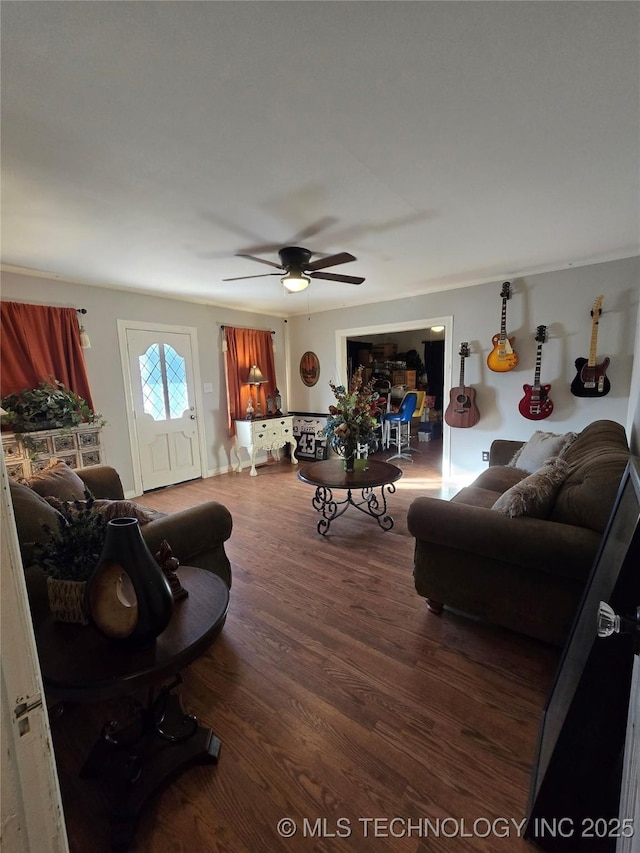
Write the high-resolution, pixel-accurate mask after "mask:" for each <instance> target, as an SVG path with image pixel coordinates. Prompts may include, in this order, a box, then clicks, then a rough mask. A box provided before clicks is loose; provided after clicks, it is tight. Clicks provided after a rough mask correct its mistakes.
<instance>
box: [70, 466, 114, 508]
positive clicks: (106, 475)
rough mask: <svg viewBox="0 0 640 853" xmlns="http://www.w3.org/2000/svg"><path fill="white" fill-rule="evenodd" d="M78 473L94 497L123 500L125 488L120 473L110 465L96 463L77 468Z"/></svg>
mask: <svg viewBox="0 0 640 853" xmlns="http://www.w3.org/2000/svg"><path fill="white" fill-rule="evenodd" d="M76 474H77V475H78V477H80V479H81V480H82V481H83V482H84V484H85V486H86V487H87V488H88V489H89V491H90V492H91V494H92V495H93V496H94V498H100V499H102V498H106V499H109V500H112V501H121V500H123V498H124V489H123V488H122V482H121V481H120V475H119V474H118V472H117V471H116V469H115V468H111V466H109V465H94V466H92V467H91V468H77V469H76Z"/></svg>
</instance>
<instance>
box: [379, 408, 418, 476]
mask: <svg viewBox="0 0 640 853" xmlns="http://www.w3.org/2000/svg"><path fill="white" fill-rule="evenodd" d="M417 405H418V392H417V391H407V393H406V394H405V395H404V397H403V398H402V402H401V403H400V408H399V409H398V411H397V412H391V413H390V414H388V415H385V416H384V429H385V430H388V432H387V434H386V440H387V447H389V445H390V444H395V447H396V452H395V453H394V454H393V456H389V458H388V459H387V462H391V460H392V459H408V460H410V461H411V462H413V459H411V456H409V453H410V452H411V451H412V448H411V418H412V417H413V413H414V412H415V409H416V406H417ZM394 427H395V438H394V437H393V430H394ZM403 451H406V452H403Z"/></svg>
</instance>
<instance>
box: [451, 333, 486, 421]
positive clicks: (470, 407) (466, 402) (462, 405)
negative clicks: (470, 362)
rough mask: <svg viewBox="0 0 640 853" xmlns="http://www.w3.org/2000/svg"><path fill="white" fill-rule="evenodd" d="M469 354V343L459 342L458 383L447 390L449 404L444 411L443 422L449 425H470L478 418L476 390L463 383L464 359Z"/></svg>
mask: <svg viewBox="0 0 640 853" xmlns="http://www.w3.org/2000/svg"><path fill="white" fill-rule="evenodd" d="M468 356H469V344H468V342H467V341H464V342H463V343H461V344H460V384H459V385H458V387H457V388H452V389H451V391H450V392H449V405H448V406H447V409H446V411H445V413H444V419H445V422H446V423H448V424H449V426H450V427H462V428H464V427H472V426H475V425H476V424H477V423H478V421H479V420H480V412H479V411H478V407H477V406H476V403H475V400H476V392H475V391H474V389H473V388H469V386H468V385H465V384H464V360H465V358H468Z"/></svg>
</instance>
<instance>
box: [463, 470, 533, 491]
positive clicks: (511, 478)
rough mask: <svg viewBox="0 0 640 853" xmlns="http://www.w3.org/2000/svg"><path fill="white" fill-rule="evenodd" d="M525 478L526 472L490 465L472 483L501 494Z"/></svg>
mask: <svg viewBox="0 0 640 853" xmlns="http://www.w3.org/2000/svg"><path fill="white" fill-rule="evenodd" d="M526 476H527V472H526V471H521V470H520V469H519V468H508V467H507V466H506V465H491V466H489V468H487V469H486V470H485V471H483V472H482V473H481V474H479V475H478V476H477V477H476V479H475V480H474V481H473V485H474V486H480V488H482V489H490V490H491V491H492V492H498V494H500V495H501V494H502V493H503V492H506V491H507V489H510V488H511V486H515V484H516V483H519V482H520V481H521V480H523V479H524V478H525V477H526Z"/></svg>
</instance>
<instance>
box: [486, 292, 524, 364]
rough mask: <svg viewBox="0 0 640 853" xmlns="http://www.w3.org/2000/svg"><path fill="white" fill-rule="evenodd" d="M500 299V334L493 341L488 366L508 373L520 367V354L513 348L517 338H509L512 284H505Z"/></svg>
mask: <svg viewBox="0 0 640 853" xmlns="http://www.w3.org/2000/svg"><path fill="white" fill-rule="evenodd" d="M500 298H501V299H502V313H501V315H500V332H499V334H497V335H494V336H493V338H492V339H491V344H492V346H493V349H492V350H491V352H490V353H489V355H488V356H487V366H488V367H489V369H490V370H495V371H496V372H497V373H506V372H507V371H509V370H513V369H514V368H516V367H517V366H518V353H517V352H516V351H515V350H514V348H513V342H514V340H515V338H509V337H507V300H508V299H511V282H509V281H505V282H504V284H503V285H502V290H501V291H500Z"/></svg>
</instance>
